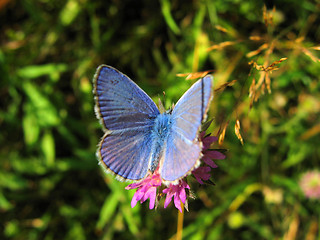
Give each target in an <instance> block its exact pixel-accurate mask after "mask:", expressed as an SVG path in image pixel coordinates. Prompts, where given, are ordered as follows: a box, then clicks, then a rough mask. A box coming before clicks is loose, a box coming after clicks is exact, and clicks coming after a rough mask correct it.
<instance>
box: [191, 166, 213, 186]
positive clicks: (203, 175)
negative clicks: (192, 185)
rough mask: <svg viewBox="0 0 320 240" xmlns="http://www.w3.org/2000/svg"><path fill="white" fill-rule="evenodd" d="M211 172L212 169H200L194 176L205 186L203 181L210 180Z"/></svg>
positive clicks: (195, 171)
mask: <svg viewBox="0 0 320 240" xmlns="http://www.w3.org/2000/svg"><path fill="white" fill-rule="evenodd" d="M210 171H211V168H210V167H198V168H197V169H196V170H194V171H193V172H192V174H193V176H194V177H195V178H196V179H197V181H198V182H199V183H200V184H203V181H202V180H204V181H207V180H209V179H210V177H211V174H210Z"/></svg>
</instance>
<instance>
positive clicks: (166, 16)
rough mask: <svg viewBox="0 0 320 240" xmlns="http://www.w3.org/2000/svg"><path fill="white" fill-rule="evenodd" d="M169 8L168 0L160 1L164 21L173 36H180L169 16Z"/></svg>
mask: <svg viewBox="0 0 320 240" xmlns="http://www.w3.org/2000/svg"><path fill="white" fill-rule="evenodd" d="M170 8H171V3H170V1H169V0H161V11H162V14H163V17H164V20H165V21H166V23H167V24H168V26H169V28H170V29H171V30H172V31H173V32H174V33H175V34H177V35H178V34H180V29H179V27H178V25H177V24H176V22H175V21H174V19H173V17H172V15H171V12H170Z"/></svg>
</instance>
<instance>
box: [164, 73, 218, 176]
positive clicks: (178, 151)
mask: <svg viewBox="0 0 320 240" xmlns="http://www.w3.org/2000/svg"><path fill="white" fill-rule="evenodd" d="M212 86H213V77H212V76H211V75H207V76H206V77H204V78H202V79H200V80H199V81H197V82H196V83H195V84H194V85H192V87H191V88H190V89H189V90H188V91H187V92H186V93H185V94H184V95H183V96H182V97H181V98H180V100H179V101H178V102H177V104H176V106H175V107H174V109H173V111H172V126H171V132H170V134H169V135H168V138H167V142H166V148H165V150H164V152H163V158H162V161H161V168H160V169H161V170H160V175H161V177H162V179H163V180H165V181H167V182H170V181H176V180H178V179H180V178H182V177H184V176H185V175H186V174H187V173H188V172H190V171H191V170H192V169H194V168H195V167H197V165H198V164H199V159H200V158H201V156H202V154H201V149H202V143H201V142H200V141H199V139H198V135H199V131H200V127H201V123H202V121H204V120H205V118H206V114H207V111H208V108H209V104H210V101H211V99H212V97H213V93H212Z"/></svg>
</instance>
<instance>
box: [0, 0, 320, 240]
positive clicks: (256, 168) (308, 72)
mask: <svg viewBox="0 0 320 240" xmlns="http://www.w3.org/2000/svg"><path fill="white" fill-rule="evenodd" d="M266 3H267V6H266V9H265V10H263V9H264V7H263V6H264V2H263V1H255V0H250V1H240V0H227V1H226V0H216V1H213V0H212V1H211V0H206V1H205V0H203V1H196V0H195V1H181V0H180V1H179V0H174V1H169V0H159V1H148V0H143V1H129V0H125V1H120V0H113V1H96V0H92V1H89V0H67V1H62V0H57V1H50V0H28V1H19V0H2V1H0V23H1V24H0V44H1V45H0V46H1V48H0V75H1V81H0V94H1V102H0V106H1V108H0V127H1V133H0V155H1V156H0V157H1V162H0V214H1V215H0V216H1V217H0V223H1V224H0V238H1V239H47V240H49V239H169V238H173V237H174V236H175V234H176V222H177V210H176V209H175V208H174V207H173V206H172V204H171V205H170V207H168V208H167V209H163V202H161V203H160V207H159V208H158V209H157V210H149V209H148V203H144V204H142V205H140V204H137V206H136V207H134V208H133V209H131V207H130V201H131V198H132V196H133V193H134V191H133V190H131V191H127V190H125V189H124V187H125V186H126V185H127V183H121V182H118V181H116V180H115V179H114V178H113V177H112V176H108V175H105V174H104V173H103V171H101V169H100V167H99V166H98V165H97V160H96V157H95V151H96V145H97V144H98V142H99V140H100V138H101V137H102V134H103V133H102V131H101V127H100V125H99V123H98V120H96V118H95V115H94V111H93V106H94V102H93V95H92V77H93V74H94V72H95V70H96V68H97V66H98V65H100V64H102V63H105V64H108V65H111V66H113V67H115V68H117V69H119V70H120V71H122V72H124V73H126V74H127V75H128V76H129V77H131V78H132V79H133V80H134V81H136V82H137V84H138V85H139V86H141V87H142V88H143V89H144V90H145V91H146V92H147V93H148V94H149V95H150V96H152V97H153V99H154V100H156V99H157V98H158V97H159V96H160V97H161V96H162V91H165V92H166V106H167V107H169V106H170V105H171V104H172V103H173V102H176V101H177V100H178V99H179V97H180V96H181V95H182V93H183V92H184V91H185V90H186V89H188V88H189V87H190V86H191V84H192V81H186V80H185V78H182V77H177V76H176V74H178V73H190V72H196V71H205V70H214V71H213V75H214V77H215V88H216V89H217V88H218V87H219V86H221V85H222V84H225V83H226V82H230V81H232V80H237V82H236V83H235V84H234V85H233V86H230V87H227V88H225V89H224V90H223V91H222V90H220V91H217V92H216V95H215V99H214V101H213V104H212V106H211V108H210V117H213V118H214V123H213V126H212V128H211V131H212V132H213V134H215V135H216V134H218V132H219V129H220V132H221V129H222V128H223V127H224V126H225V125H226V123H227V122H229V125H228V127H227V129H226V135H225V140H224V143H223V145H222V146H221V147H222V148H226V149H228V152H227V153H226V155H227V158H226V159H225V160H219V161H217V164H218V165H219V168H217V169H215V170H214V175H213V178H212V180H213V181H214V182H215V184H216V185H215V186H206V185H205V186H199V185H198V184H196V183H193V184H192V186H191V187H192V190H193V191H194V194H195V196H196V197H197V198H196V199H195V200H190V202H189V210H190V212H186V213H185V216H184V229H183V237H184V239H307V240H311V239H320V236H319V231H320V230H319V217H320V207H319V206H320V204H319V200H312V199H311V200H310V199H307V198H306V197H305V196H304V195H303V193H302V191H301V189H300V187H299V179H300V177H301V174H302V173H304V172H306V171H308V170H312V169H317V168H319V160H320V148H319V143H320V134H319V133H320V117H319V116H320V115H319V112H320V91H319V90H320V83H319V75H320V66H319V59H318V56H319V52H317V50H319V42H320V41H319V40H320V28H319V25H320V19H319V11H320V2H319V1H311V0H307V1H300V0H292V1H289V0H282V1H266ZM273 7H275V9H274V10H273ZM252 36H254V37H252ZM211 46H213V47H212V48H211V50H210V49H209V50H208V48H209V47H211ZM261 46H262V47H261ZM317 47H318V48H317ZM259 48H260V50H258V51H256V50H257V49H259ZM284 57H286V58H288V59H287V60H286V61H284V62H282V63H281V64H278V65H277V66H278V67H279V70H274V71H273V72H272V74H271V75H270V74H269V76H270V77H271V85H270V86H271V93H270V94H269V93H268V91H265V94H261V95H260V96H259V93H261V88H262V90H263V87H266V86H267V85H266V84H267V81H264V82H263V84H262V85H261V88H258V87H257V93H256V96H257V98H258V99H257V101H256V102H254V103H253V106H252V108H251V109H250V102H251V100H252V96H251V97H250V96H249V91H250V86H252V82H253V81H255V82H256V84H257V83H258V82H259V79H260V80H261V76H262V75H263V72H261V71H258V70H257V69H254V68H253V65H249V64H248V63H249V62H250V61H252V60H253V61H254V62H256V63H257V64H259V65H261V64H264V65H265V66H268V65H270V64H272V63H273V62H275V61H278V60H279V59H281V58H284ZM262 81H263V78H262ZM236 119H239V120H240V122H241V129H240V132H241V135H242V137H243V139H244V145H241V143H240V141H239V140H238V139H237V137H236V135H235V133H234V125H235V121H236Z"/></svg>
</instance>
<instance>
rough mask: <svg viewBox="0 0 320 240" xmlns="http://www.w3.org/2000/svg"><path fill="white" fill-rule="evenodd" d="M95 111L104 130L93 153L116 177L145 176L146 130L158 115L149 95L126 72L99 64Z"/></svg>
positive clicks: (149, 140)
mask: <svg viewBox="0 0 320 240" xmlns="http://www.w3.org/2000/svg"><path fill="white" fill-rule="evenodd" d="M94 95H95V100H96V114H97V117H98V118H99V119H100V121H101V123H102V124H103V126H104V127H105V128H106V133H105V135H104V137H103V139H102V140H101V143H100V145H99V149H98V152H97V155H98V156H99V159H100V161H101V162H102V163H103V165H104V166H105V168H106V169H108V170H111V171H112V172H113V173H115V174H116V175H118V176H119V178H120V179H132V180H139V179H142V178H144V177H145V176H146V174H147V171H148V165H149V161H150V155H151V147H150V146H151V141H152V140H151V139H150V138H151V137H150V132H151V129H152V127H153V125H154V119H155V118H156V117H157V116H158V115H159V114H160V113H159V110H158V109H157V107H156V105H155V103H154V102H153V101H152V100H151V99H150V98H149V96H148V95H147V94H146V93H145V92H144V91H143V90H142V89H141V88H139V87H138V85H136V84H135V83H134V82H133V81H132V80H131V79H129V78H128V77H127V76H126V75H124V74H122V73H121V72H119V71H118V70H116V69H114V68H112V67H109V66H106V65H101V66H99V67H98V69H97V71H96V74H95V76H94Z"/></svg>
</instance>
